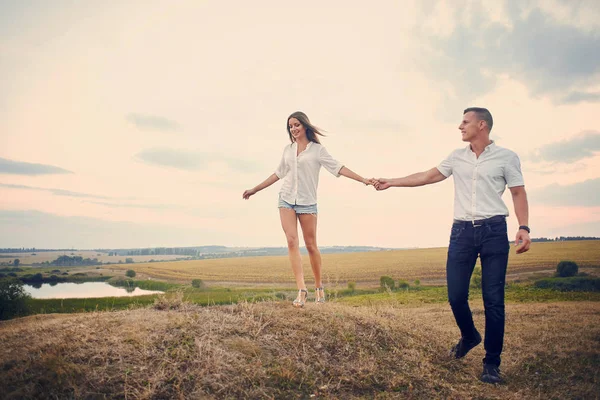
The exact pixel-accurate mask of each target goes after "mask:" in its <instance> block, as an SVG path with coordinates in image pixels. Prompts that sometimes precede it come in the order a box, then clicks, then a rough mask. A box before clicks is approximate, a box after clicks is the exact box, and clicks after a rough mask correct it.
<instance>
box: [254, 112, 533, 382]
mask: <svg viewBox="0 0 600 400" xmlns="http://www.w3.org/2000/svg"><path fill="white" fill-rule="evenodd" d="M492 125H493V119H492V115H491V114H490V112H489V111H488V110H487V109H485V108H479V107H471V108H467V109H466V110H464V113H463V117H462V122H461V124H460V126H459V127H458V128H459V130H460V131H461V134H462V140H463V141H464V142H468V143H469V145H468V146H466V147H465V148H461V149H457V150H455V151H453V152H452V153H450V155H449V156H448V157H447V158H446V159H445V160H443V161H442V162H441V163H440V164H439V165H438V166H437V167H434V168H432V169H430V170H428V171H424V172H419V173H416V174H412V175H408V176H405V177H402V178H394V179H386V178H379V179H365V178H363V177H361V176H360V175H358V174H356V173H355V172H353V171H351V170H350V169H349V168H347V167H345V166H344V165H343V164H341V163H339V162H338V161H336V160H335V159H334V158H333V157H332V156H331V155H330V154H329V152H328V151H327V149H325V147H323V146H322V145H321V143H320V141H319V137H318V136H323V134H322V133H321V132H320V131H319V129H318V128H317V127H315V126H314V125H313V124H312V123H311V122H310V120H309V119H308V117H307V116H306V114H304V113H303V112H300V111H297V112H295V113H293V114H292V115H290V116H289V117H288V119H287V132H288V135H289V138H290V141H291V144H290V145H286V147H285V149H284V151H283V156H282V158H281V162H280V163H279V166H278V167H277V170H276V171H275V173H274V174H272V175H271V176H269V177H268V178H267V179H266V180H265V181H263V182H262V183H260V184H259V185H258V186H256V187H254V188H252V189H249V190H246V191H245V192H244V194H243V198H244V199H246V200H247V199H249V198H250V197H251V196H252V195H254V194H256V193H257V192H259V191H261V190H263V189H265V188H267V187H269V186H271V185H272V184H274V183H275V182H277V181H278V180H280V179H283V184H282V186H281V190H280V192H279V215H280V218H281V226H282V227H283V231H284V233H285V236H286V239H287V244H288V255H289V259H290V263H291V265H292V271H293V273H294V277H295V279H296V285H297V288H298V296H297V298H296V299H295V300H294V301H293V305H294V306H295V307H303V306H304V305H305V303H306V301H307V297H308V291H307V289H306V284H305V282H304V271H303V269H302V262H301V258H300V246H299V239H298V225H297V224H298V221H300V226H301V228H302V235H303V237H304V243H305V245H306V250H307V251H308V255H309V258H310V265H311V267H312V271H313V274H314V277H315V302H316V303H317V304H322V303H324V302H325V292H324V290H323V284H322V279H321V253H320V252H319V249H318V247H317V239H316V238H317V186H318V183H319V171H320V168H321V166H322V167H324V168H325V169H326V170H327V171H329V172H330V173H332V174H333V175H335V176H336V177H339V176H340V175H342V176H345V177H347V178H350V179H353V180H355V181H358V182H361V183H364V184H365V185H373V186H374V187H375V189H377V190H385V189H388V188H390V187H415V186H423V185H428V184H432V183H437V182H440V181H442V180H444V179H446V178H448V177H449V176H450V175H454V189H455V196H454V222H453V224H452V229H451V234H450V245H449V247H448V259H447V263H446V279H447V284H448V300H449V302H450V306H451V308H452V312H453V313H454V317H455V319H456V323H457V325H458V327H459V329H460V332H461V338H460V340H459V341H458V343H457V344H456V345H455V346H454V347H453V348H452V350H451V355H452V356H453V357H455V358H462V357H464V356H465V355H466V354H467V352H469V351H470V350H471V349H472V348H473V347H475V346H477V345H478V344H479V343H481V335H480V334H479V332H478V331H477V329H476V328H475V325H474V323H473V318H472V315H471V310H470V308H469V303H468V297H469V283H470V279H471V274H472V273H473V269H474V267H475V263H476V261H477V257H480V258H481V267H482V292H483V301H484V306H485V317H486V318H485V320H486V322H485V343H484V344H485V350H486V356H485V358H484V359H483V364H484V368H483V373H482V375H481V380H482V381H484V382H489V383H498V382H500V375H499V368H498V367H499V365H500V353H501V352H502V345H503V341H504V320H505V313H504V286H505V278H506V268H507V265H508V254H509V249H510V245H509V241H508V235H507V226H506V217H507V216H508V208H507V207H506V205H505V204H504V202H503V201H502V194H503V193H504V190H505V188H506V186H508V188H509V189H510V192H511V195H512V198H513V203H514V209H515V214H516V217H517V220H518V222H519V225H520V226H519V229H518V231H517V234H516V237H515V244H516V245H517V246H518V247H517V249H516V252H517V254H519V253H524V252H526V251H527V250H529V246H530V244H531V239H530V238H529V227H528V218H529V215H528V214H529V212H528V203H527V194H526V192H525V186H524V181H523V175H522V174H521V165H520V161H519V158H518V156H517V155H516V154H515V153H514V152H512V151H511V150H508V149H505V148H502V147H500V146H497V145H496V144H495V143H494V141H492V140H490V130H491V129H492Z"/></svg>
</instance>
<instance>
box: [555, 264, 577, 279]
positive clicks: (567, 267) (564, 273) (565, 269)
mask: <svg viewBox="0 0 600 400" xmlns="http://www.w3.org/2000/svg"><path fill="white" fill-rule="evenodd" d="M578 271H579V266H578V265H577V263H576V262H574V261H565V260H563V261H561V262H559V263H558V265H557V266H556V276H560V277H561V278H566V277H569V276H575V275H577V272H578Z"/></svg>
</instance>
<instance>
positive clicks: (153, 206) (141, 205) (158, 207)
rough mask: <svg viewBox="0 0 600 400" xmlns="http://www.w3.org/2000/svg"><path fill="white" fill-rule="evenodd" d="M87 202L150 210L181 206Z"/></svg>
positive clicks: (111, 206) (170, 208) (112, 206)
mask: <svg viewBox="0 0 600 400" xmlns="http://www.w3.org/2000/svg"><path fill="white" fill-rule="evenodd" d="M87 203H91V204H97V205H100V206H106V207H110V208H145V209H149V210H172V209H178V208H181V207H178V206H175V205H169V204H139V203H135V204H132V203H111V202H106V201H87Z"/></svg>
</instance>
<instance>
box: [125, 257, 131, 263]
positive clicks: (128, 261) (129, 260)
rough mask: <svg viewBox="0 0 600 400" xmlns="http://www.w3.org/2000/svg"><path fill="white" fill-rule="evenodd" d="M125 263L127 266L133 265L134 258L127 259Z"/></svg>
mask: <svg viewBox="0 0 600 400" xmlns="http://www.w3.org/2000/svg"><path fill="white" fill-rule="evenodd" d="M125 263H126V264H133V258H131V257H128V258H126V259H125Z"/></svg>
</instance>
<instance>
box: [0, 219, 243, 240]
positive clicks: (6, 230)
mask: <svg viewBox="0 0 600 400" xmlns="http://www.w3.org/2000/svg"><path fill="white" fill-rule="evenodd" d="M0 226H2V229H0V243H2V244H3V246H4V247H36V248H78V249H97V248H130V247H154V246H167V247H170V246H197V245H200V244H207V243H230V242H231V241H232V240H235V241H237V242H242V241H243V239H244V235H245V233H243V232H241V233H237V232H233V233H232V232H224V231H215V230H211V229H210V228H208V227H206V226H198V227H193V228H187V227H180V226H176V225H169V224H168V223H166V224H161V225H158V224H138V223H133V222H126V221H109V220H105V219H99V218H90V217H74V216H61V215H56V214H50V213H44V212H41V211H37V210H0Z"/></svg>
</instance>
